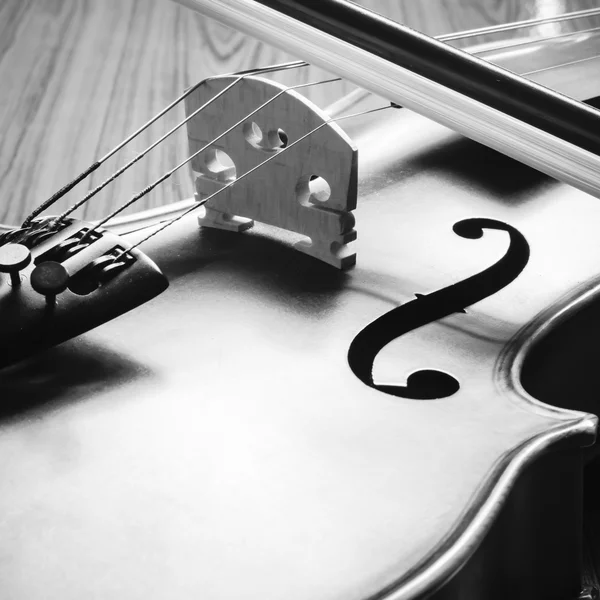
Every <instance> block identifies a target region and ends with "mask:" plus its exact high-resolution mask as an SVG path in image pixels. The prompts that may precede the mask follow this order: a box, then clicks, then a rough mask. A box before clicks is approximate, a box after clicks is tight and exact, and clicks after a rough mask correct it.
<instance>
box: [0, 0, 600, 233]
mask: <svg viewBox="0 0 600 600" xmlns="http://www.w3.org/2000/svg"><path fill="white" fill-rule="evenodd" d="M360 3H361V4H363V5H365V6H367V7H369V8H372V9H373V10H377V11H379V12H381V13H383V14H385V15H387V16H390V17H392V18H394V19H397V20H399V21H402V22H404V23H406V24H408V25H409V26H411V27H414V28H416V29H419V30H421V31H424V32H426V33H428V34H430V35H440V34H443V33H448V32H453V31H461V30H465V29H471V28H475V27H483V26H487V25H493V24H500V23H505V22H510V21H514V20H521V19H528V18H535V17H552V16H556V15H559V14H561V13H562V12H564V11H569V10H578V9H582V8H590V7H595V6H598V0H362V2H360ZM547 27H548V31H547V35H554V34H556V33H558V32H560V31H561V26H558V25H549V26H547ZM292 58H293V57H290V56H288V55H286V54H285V53H284V52H281V51H279V50H276V49H274V48H271V47H269V46H267V45H265V44H263V43H261V42H260V41H257V40H254V39H251V38H248V37H246V36H243V35H241V34H239V33H237V32H235V31H232V30H230V29H227V28H226V27H224V26H222V25H220V24H218V23H215V22H211V21H209V20H208V19H205V18H203V17H202V16H200V15H197V14H194V13H192V12H191V11H189V10H188V9H185V8H183V7H180V6H178V5H176V4H174V3H171V2H169V1H168V0H0V81H2V85H1V86H0V222H4V223H11V224H16V223H18V222H20V221H21V220H22V219H23V218H24V217H25V216H26V215H27V214H28V213H29V211H30V210H31V209H32V208H34V207H35V206H37V205H38V204H39V203H41V202H42V201H43V200H45V199H46V198H47V197H48V196H49V195H51V194H52V192H53V191H55V190H56V189H57V188H59V187H61V186H62V185H64V184H65V183H66V182H67V181H69V179H71V178H73V177H74V176H75V175H77V174H79V173H80V172H81V171H82V170H83V169H85V168H86V167H87V166H88V165H89V164H91V163H92V162H93V161H94V160H95V159H97V158H99V157H100V156H102V155H103V154H105V153H106V152H107V151H108V150H110V149H111V148H112V147H113V146H115V145H116V144H117V143H118V142H119V141H120V140H121V139H123V138H124V137H126V136H127V135H128V134H129V133H131V132H132V131H133V130H135V129H136V128H137V127H138V126H139V125H140V124H142V123H143V122H144V121H145V120H147V119H148V118H150V117H151V116H152V115H153V114H155V113H156V112H158V111H159V110H160V109H161V108H162V107H164V106H165V105H167V104H168V103H169V102H170V101H171V100H172V99H173V98H175V97H176V96H177V95H179V94H180V93H181V91H182V90H183V89H184V88H185V87H186V86H188V85H190V84H192V83H194V82H196V81H199V80H201V79H203V78H205V77H207V76H210V75H215V74H220V73H225V72H231V71H236V70H240V69H247V68H250V67H256V66H264V65H268V64H272V63H278V62H284V61H287V60H290V59H292ZM323 75H324V74H323V72H322V71H320V70H318V69H313V68H311V69H305V70H302V71H295V72H290V73H288V74H286V75H285V76H283V77H280V80H282V81H285V82H289V83H296V82H300V81H303V80H315V79H318V78H320V77H322V76H323ZM349 89H351V88H350V86H348V85H343V86H337V87H336V88H333V87H329V88H327V87H325V86H324V87H321V88H313V89H311V91H310V97H311V99H313V100H314V101H316V102H317V103H318V104H320V105H322V106H325V105H326V104H327V103H329V102H331V101H333V100H334V99H335V97H336V95H337V94H340V93H342V92H344V91H347V90H349ZM307 95H308V94H307ZM182 114H183V107H182V106H178V107H177V109H175V110H173V111H171V113H170V114H169V115H168V116H167V117H166V118H165V119H163V121H162V122H161V123H160V124H157V125H154V126H152V127H150V128H149V129H148V130H147V131H146V132H145V133H144V134H143V135H141V136H140V137H139V138H138V139H136V140H135V141H134V142H133V143H132V144H130V145H129V146H128V147H126V148H125V149H123V150H122V151H120V152H119V153H117V154H116V155H115V156H114V157H112V159H110V160H109V161H107V163H106V164H105V165H104V166H103V167H102V168H101V169H100V170H99V171H97V172H96V173H94V174H93V176H92V177H90V178H89V179H88V180H87V181H86V182H84V183H82V184H80V185H79V186H78V187H77V188H76V189H75V190H73V191H72V192H71V193H70V194H68V195H67V196H66V197H65V198H63V199H62V201H61V202H60V203H59V204H58V205H57V209H63V208H65V207H67V206H69V205H70V204H72V203H73V202H75V201H76V200H77V199H79V198H80V197H81V196H82V194H84V193H85V192H86V191H87V190H89V189H92V188H93V187H95V186H96V185H97V184H98V183H99V182H100V181H102V180H103V179H105V178H106V177H107V176H108V175H110V174H111V173H112V172H113V171H114V170H115V169H116V168H118V166H120V165H122V164H124V163H125V162H127V161H128V160H129V159H131V158H132V157H133V156H135V154H136V153H137V152H139V151H140V150H141V149H143V148H144V147H145V146H146V145H148V144H149V143H150V142H151V141H153V140H154V139H156V138H157V137H159V136H160V135H161V134H162V132H164V131H166V130H167V128H169V127H170V126H172V125H174V124H175V123H176V122H177V121H178V120H179V119H181V117H182ZM186 153H187V143H186V138H185V132H184V130H183V129H182V130H180V131H179V132H178V133H177V134H176V135H174V136H173V137H172V138H171V139H170V141H169V142H167V143H165V144H163V145H161V146H160V147H159V148H157V149H156V150H154V151H153V152H151V153H150V155H149V156H148V157H146V158H145V159H144V160H142V161H140V163H138V164H137V165H136V166H135V167H134V168H132V169H131V170H130V171H128V172H127V173H126V174H125V175H124V176H122V177H121V178H119V179H118V181H116V182H115V183H113V184H111V185H109V186H108V187H107V188H106V189H105V190H104V191H103V192H101V193H100V194H99V195H98V196H96V197H95V198H94V200H93V201H92V202H91V203H89V204H88V205H86V207H85V208H84V209H82V210H80V211H79V213H77V214H78V215H79V216H81V217H83V218H89V219H95V218H100V217H101V216H102V215H104V214H106V211H107V210H108V209H109V208H111V207H114V206H117V205H118V204H119V203H122V202H124V201H125V200H127V199H128V198H129V197H130V196H131V194H133V193H135V192H136V191H138V190H140V189H141V188H143V187H144V186H146V185H147V184H148V183H150V182H151V181H153V180H154V179H156V178H157V177H158V176H159V175H160V174H162V173H163V172H164V171H165V170H166V169H168V168H170V167H173V166H174V165H175V164H177V163H178V162H179V161H180V160H182V159H183V158H184V157H185V156H186ZM192 193H193V189H192V179H191V176H190V173H189V171H188V170H187V169H186V168H184V169H182V170H181V171H180V172H179V173H178V174H177V175H176V176H175V177H173V178H172V179H171V180H169V181H168V182H166V183H165V184H163V185H162V186H159V187H158V188H157V189H156V190H154V191H153V192H152V193H151V194H149V195H148V196H147V197H146V198H145V199H144V201H143V203H141V204H140V205H139V206H137V207H136V208H135V210H139V209H140V208H145V207H150V206H158V205H161V204H164V203H169V202H174V201H177V200H181V199H184V198H187V197H190V196H191V195H192ZM57 209H55V210H53V211H51V212H52V213H56V210H57ZM130 212H131V211H130Z"/></svg>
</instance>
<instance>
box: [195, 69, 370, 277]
mask: <svg viewBox="0 0 600 600" xmlns="http://www.w3.org/2000/svg"><path fill="white" fill-rule="evenodd" d="M235 79H236V77H235V76H224V77H219V78H213V79H210V80H207V81H204V82H203V83H202V84H201V85H200V86H198V88H197V89H196V90H194V91H193V92H192V93H191V94H190V95H189V96H188V97H187V98H186V114H187V115H188V116H189V115H191V114H192V113H193V112H194V111H196V110H198V109H199V108H200V107H201V106H203V105H204V104H205V103H207V102H208V101H209V100H210V99H211V98H213V97H215V96H216V95H217V94H218V93H219V92H221V91H223V89H224V88H225V87H227V86H228V85H231V83H232V82H233V81H234V80H235ZM282 90H286V88H285V87H284V86H282V85H280V84H278V83H275V82H273V81H269V80H267V79H264V78H261V77H249V76H248V77H245V78H244V79H242V80H240V81H238V83H236V85H235V86H233V87H232V88H231V89H230V90H228V91H227V92H226V93H224V94H223V95H222V96H220V97H218V98H217V99H216V100H215V101H214V102H213V103H211V104H209V106H208V107H206V108H205V109H204V110H201V111H199V112H198V114H197V115H196V116H195V117H193V118H192V119H190V121H189V122H188V125H187V133H188V140H189V145H190V151H191V153H195V152H198V151H200V150H201V149H202V148H204V147H205V146H207V145H208V144H209V141H210V140H214V139H215V138H217V137H218V136H219V135H220V134H222V133H223V132H224V131H226V130H227V129H228V128H231V127H232V126H233V125H235V124H236V123H238V122H242V124H241V125H239V126H237V127H235V128H234V129H232V131H230V132H229V133H227V134H226V135H225V136H223V137H222V138H221V139H219V141H218V143H217V144H215V145H212V146H210V147H208V148H206V150H204V151H202V152H201V153H200V154H199V155H198V156H197V157H196V158H195V159H194V160H193V161H192V169H193V171H194V172H195V174H196V181H195V185H196V192H197V193H196V198H197V200H198V201H201V200H205V199H206V198H208V197H209V196H211V195H212V194H215V192H218V191H219V190H223V191H222V192H221V193H219V194H217V195H215V196H214V198H211V199H210V200H208V201H207V202H206V204H205V214H204V215H203V216H201V217H200V218H199V223H200V225H201V226H203V227H213V228H216V229H225V230H229V231H236V232H240V231H244V230H245V229H248V228H250V227H252V226H253V224H254V220H257V221H260V222H261V223H265V224H267V225H272V226H275V227H280V228H283V229H286V230H288V231H291V232H294V233H297V234H300V236H303V238H304V239H302V240H301V241H299V242H298V243H296V244H295V248H296V249H298V250H299V251H301V252H304V253H306V254H309V255H310V256H313V257H315V258H317V259H319V260H321V261H324V262H326V263H328V264H330V265H333V266H334V267H337V268H339V269H347V268H349V267H351V266H353V265H354V264H355V262H356V254H355V252H353V251H352V250H351V249H350V248H349V247H348V244H349V243H350V242H352V241H354V240H355V239H356V231H355V229H354V222H355V221H354V215H353V214H352V211H353V210H354V209H355V208H356V198H357V164H358V151H357V149H356V147H355V146H354V144H353V143H352V141H351V140H350V138H349V137H348V136H347V135H346V134H345V133H344V131H343V130H342V129H341V128H340V127H339V126H338V125H336V124H335V123H327V124H326V125H323V123H325V122H326V121H327V120H328V116H327V114H326V113H324V112H323V111H321V110H320V109H319V108H318V107H317V106H315V105H314V104H313V103H312V102H310V101H308V100H307V99H306V98H304V97H303V96H301V95H300V94H298V93H297V92H295V91H293V90H287V91H285V93H281V92H282ZM278 94H280V95H278ZM272 98H274V100H273V101H272V102H269V103H268V104H267V105H266V106H264V107H263V108H261V110H260V111H258V112H257V113H256V114H254V115H252V116H251V117H248V118H247V119H246V120H245V121H244V117H245V116H246V115H249V114H250V113H252V112H253V111H255V110H256V109H257V108H258V107H260V106H262V105H263V104H265V103H267V102H268V101H269V100H271V99H272ZM320 125H323V126H322V127H320V128H319V126H320ZM317 128H318V129H317ZM315 129H316V131H314V133H312V134H311V135H308V136H307V134H309V133H310V132H312V131H313V130H315ZM303 136H307V137H306V138H304V139H301V138H303ZM294 142H297V143H294ZM270 157H273V158H272V160H270V161H269V162H267V163H265V164H264V165H263V166H260V167H259V168H257V169H256V170H255V171H253V172H252V173H250V174H249V175H248V176H247V177H246V176H244V177H243V178H242V176H243V175H244V174H245V173H248V172H249V171H251V170H252V169H254V168H255V167H257V166H258V165H260V164H261V163H262V162H264V161H265V160H267V159H268V158H270ZM237 179H240V181H239V183H236V184H235V185H231V186H229V187H227V189H223V188H225V187H226V186H227V185H228V184H230V183H232V182H235V181H236V180H237Z"/></svg>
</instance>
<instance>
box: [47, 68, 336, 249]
mask: <svg viewBox="0 0 600 600" xmlns="http://www.w3.org/2000/svg"><path fill="white" fill-rule="evenodd" d="M336 81H341V77H334V78H332V79H323V80H321V81H312V82H308V83H300V84H298V85H293V86H289V87H285V88H282V89H281V90H279V91H278V92H277V93H276V94H275V95H274V96H272V97H271V98H269V99H268V100H267V101H266V102H264V103H263V104H261V105H260V106H258V107H257V108H255V109H254V110H252V111H251V112H250V113H248V114H247V115H244V117H243V118H242V119H240V120H239V121H237V122H236V123H234V124H233V125H232V126H231V127H229V128H227V129H225V130H224V131H223V132H222V133H220V134H219V135H218V136H217V137H216V138H214V139H212V140H211V141H210V142H208V143H207V144H205V145H204V146H202V147H201V148H200V149H199V150H197V151H196V152H194V153H193V154H192V155H190V156H188V157H187V158H186V159H185V160H183V161H182V162H180V163H179V164H178V165H176V166H175V167H173V168H172V169H170V170H169V171H167V172H166V173H164V174H163V175H161V176H160V177H159V178H158V179H157V180H156V181H154V182H153V183H151V184H150V185H148V186H146V187H145V188H144V189H143V190H141V191H140V192H138V193H137V194H135V195H134V196H132V197H131V198H130V199H129V200H128V201H127V202H125V203H124V204H122V205H121V206H119V207H118V208H116V209H115V210H113V211H112V212H111V213H109V214H108V215H106V216H105V217H104V218H103V219H101V220H100V221H98V222H97V223H96V224H95V225H94V226H93V227H92V228H90V229H89V230H88V231H87V233H85V234H84V236H83V238H82V241H83V240H84V239H85V238H87V237H88V236H89V235H91V234H92V233H93V232H94V231H96V230H97V229H98V228H99V227H102V225H104V224H105V223H106V222H107V221H109V220H110V219H112V218H114V217H115V216H116V215H118V214H119V213H120V212H122V211H124V210H125V209H126V208H128V207H129V206H131V205H132V204H134V203H136V202H137V201H138V200H140V199H141V198H143V197H144V196H145V195H146V194H148V193H149V192H151V191H152V190H153V189H154V188H155V187H156V186H157V185H159V184H161V183H163V182H164V181H166V180H167V179H168V178H169V177H171V175H173V173H175V172H176V171H178V170H179V169H181V167H183V166H184V165H186V164H188V163H189V162H191V161H192V160H193V159H194V158H196V157H197V156H198V155H200V154H201V153H202V152H204V151H205V150H207V149H208V148H210V147H211V146H213V145H214V144H215V143H216V142H218V141H219V140H220V139H222V138H223V137H225V136H226V135H227V134H228V133H230V132H231V131H233V130H234V129H235V128H236V127H239V126H240V125H242V124H243V123H244V122H246V121H247V120H248V119H249V118H250V117H252V116H254V115H255V114H256V113H258V112H259V111H261V110H262V109H263V108H265V107H266V106H268V105H269V104H271V103H272V102H274V101H275V100H276V99H277V98H279V97H280V96H282V95H283V94H286V93H287V92H289V91H292V90H298V89H301V88H306V87H311V86H316V85H323V84H326V83H333V82H336ZM70 211H71V209H69V210H68V211H66V212H65V213H63V214H62V215H60V216H59V217H57V219H56V222H59V221H60V220H61V219H62V218H64V216H66V214H68V213H69V212H70Z"/></svg>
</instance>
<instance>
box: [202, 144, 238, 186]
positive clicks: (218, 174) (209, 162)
mask: <svg viewBox="0 0 600 600" xmlns="http://www.w3.org/2000/svg"><path fill="white" fill-rule="evenodd" d="M204 165H205V166H206V169H207V171H208V172H209V173H211V174H212V175H213V176H214V178H215V179H217V180H219V181H225V182H230V181H234V180H235V179H236V177H237V169H236V167H235V163H234V162H233V159H232V158H231V156H229V154H227V152H225V151H224V150H220V149H218V148H209V149H208V150H207V151H206V153H205V155H204Z"/></svg>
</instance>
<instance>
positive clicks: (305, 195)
mask: <svg viewBox="0 0 600 600" xmlns="http://www.w3.org/2000/svg"><path fill="white" fill-rule="evenodd" d="M296 197H297V198H298V202H300V204H302V205H304V206H311V205H315V204H323V203H324V202H327V200H329V198H331V186H330V185H329V183H328V182H327V180H326V179H324V178H323V177H320V176H319V175H303V176H302V177H301V178H300V179H299V180H298V184H297V185H296Z"/></svg>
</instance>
